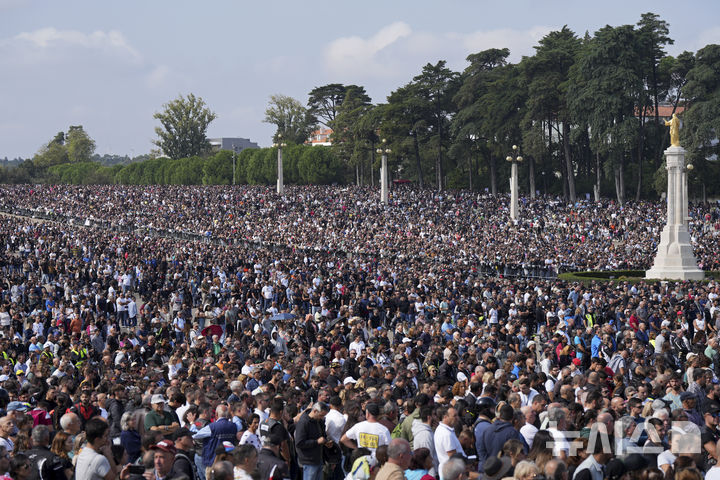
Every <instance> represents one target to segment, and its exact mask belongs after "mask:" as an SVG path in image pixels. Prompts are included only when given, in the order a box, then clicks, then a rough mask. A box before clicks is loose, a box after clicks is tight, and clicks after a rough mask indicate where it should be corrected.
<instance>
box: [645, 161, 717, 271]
mask: <svg viewBox="0 0 720 480" xmlns="http://www.w3.org/2000/svg"><path fill="white" fill-rule="evenodd" d="M665 158H666V168H667V172H668V188H667V223H666V225H665V228H663V231H662V233H661V234H660V243H659V245H658V250H657V255H656V256H655V261H654V263H653V266H652V268H651V269H650V270H648V271H647V272H645V277H646V278H648V279H666V280H702V279H703V278H704V276H705V274H704V272H703V271H702V270H700V269H699V268H698V266H697V259H696V258H695V254H694V253H693V248H692V245H691V244H690V233H689V232H688V229H687V224H686V217H687V208H688V207H687V174H686V171H685V150H684V149H683V148H682V147H670V148H668V149H667V150H665Z"/></svg>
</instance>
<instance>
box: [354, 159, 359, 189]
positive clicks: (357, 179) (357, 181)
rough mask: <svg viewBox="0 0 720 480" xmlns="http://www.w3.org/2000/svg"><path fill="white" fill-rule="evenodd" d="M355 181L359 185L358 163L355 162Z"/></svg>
mask: <svg viewBox="0 0 720 480" xmlns="http://www.w3.org/2000/svg"><path fill="white" fill-rule="evenodd" d="M355 183H357V186H358V187H359V186H360V165H358V164H355Z"/></svg>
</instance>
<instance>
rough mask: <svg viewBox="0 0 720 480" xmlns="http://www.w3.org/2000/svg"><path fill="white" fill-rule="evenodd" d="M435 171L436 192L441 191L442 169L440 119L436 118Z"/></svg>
mask: <svg viewBox="0 0 720 480" xmlns="http://www.w3.org/2000/svg"><path fill="white" fill-rule="evenodd" d="M435 172H436V175H437V189H438V192H442V189H443V171H442V127H441V126H440V119H439V118H438V153H437V160H436V162H435Z"/></svg>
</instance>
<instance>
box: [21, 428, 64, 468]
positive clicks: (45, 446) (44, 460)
mask: <svg viewBox="0 0 720 480" xmlns="http://www.w3.org/2000/svg"><path fill="white" fill-rule="evenodd" d="M32 443H33V448H32V449H31V450H28V451H26V452H25V454H26V455H27V456H28V458H29V459H30V463H31V465H32V472H31V473H30V477H29V480H37V479H44V480H48V479H52V480H64V479H65V478H66V477H65V472H64V469H63V463H62V460H61V459H60V457H58V456H57V455H55V454H54V453H53V452H51V451H50V429H48V427H47V426H46V425H38V426H36V427H35V428H33V430H32Z"/></svg>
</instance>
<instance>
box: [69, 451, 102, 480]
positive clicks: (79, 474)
mask: <svg viewBox="0 0 720 480" xmlns="http://www.w3.org/2000/svg"><path fill="white" fill-rule="evenodd" d="M109 471H110V462H108V459H107V458H105V456H104V455H100V454H99V453H97V452H96V451H95V450H93V449H92V448H91V447H88V446H87V445H86V446H85V447H84V448H83V449H82V450H80V453H79V454H78V459H77V464H76V465H75V479H76V480H101V479H103V478H105V475H107V474H108V472H109Z"/></svg>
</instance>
